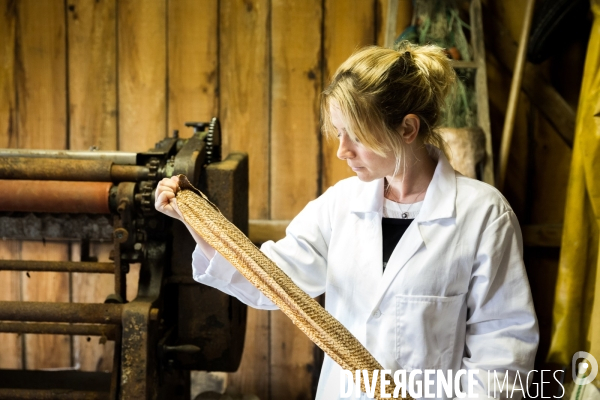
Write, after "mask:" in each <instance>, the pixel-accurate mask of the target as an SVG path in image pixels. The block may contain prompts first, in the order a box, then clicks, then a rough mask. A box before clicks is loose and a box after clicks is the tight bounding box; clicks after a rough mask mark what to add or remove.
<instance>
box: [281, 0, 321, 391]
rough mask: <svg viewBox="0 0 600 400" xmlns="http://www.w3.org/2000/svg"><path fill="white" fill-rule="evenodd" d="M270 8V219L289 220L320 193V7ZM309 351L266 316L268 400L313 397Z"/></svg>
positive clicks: (313, 0) (289, 329)
mask: <svg viewBox="0 0 600 400" xmlns="http://www.w3.org/2000/svg"><path fill="white" fill-rule="evenodd" d="M271 5H272V9H271V16H272V17H271V18H272V22H271V43H272V44H271V48H272V54H271V57H272V61H271V65H272V71H271V76H272V87H271V99H272V100H271V105H272V106H271V115H272V117H271V195H270V198H271V218H275V219H284V218H285V219H289V218H293V217H294V216H295V215H296V214H297V213H298V212H300V211H301V210H302V209H303V208H304V207H305V206H306V204H307V203H308V202H309V201H310V200H313V199H314V198H316V197H317V196H318V192H319V185H318V175H319V142H320V137H319V135H320V126H319V125H320V124H319V103H318V101H319V93H320V91H321V87H322V76H321V68H320V61H321V24H322V18H323V9H322V3H321V0H309V1H303V2H289V1H285V0H272V2H271ZM298 38H302V40H298ZM290 43H294V45H292V46H290ZM290 177H293V179H290ZM313 347H314V344H313V343H312V342H311V341H310V339H308V337H306V335H305V334H304V333H302V332H301V331H300V330H299V329H298V328H297V327H295V326H294V324H293V323H292V322H291V321H290V320H289V318H288V317H287V316H285V314H283V313H282V312H280V311H274V312H272V313H271V340H270V348H271V368H270V372H271V392H270V393H271V398H273V399H310V398H312V397H313V396H312V394H311V389H312V388H311V386H312V375H311V371H312V370H314V369H315V365H314V357H313ZM290 376H293V377H294V379H289V377H290Z"/></svg>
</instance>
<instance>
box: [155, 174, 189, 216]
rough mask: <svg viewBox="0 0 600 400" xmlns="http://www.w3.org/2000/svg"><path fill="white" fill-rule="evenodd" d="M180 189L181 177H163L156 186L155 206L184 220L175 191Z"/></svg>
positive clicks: (162, 211)
mask: <svg viewBox="0 0 600 400" xmlns="http://www.w3.org/2000/svg"><path fill="white" fill-rule="evenodd" d="M178 190H179V177H178V176H172V177H171V178H163V179H162V180H161V181H160V182H158V186H157V187H156V202H155V203H154V207H155V208H156V210H157V211H160V212H161V213H163V214H166V215H168V216H169V217H172V218H175V219H178V220H180V221H183V215H182V214H181V211H179V208H177V200H176V199H175V193H177V191H178Z"/></svg>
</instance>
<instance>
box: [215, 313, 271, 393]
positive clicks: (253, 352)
mask: <svg viewBox="0 0 600 400" xmlns="http://www.w3.org/2000/svg"><path fill="white" fill-rule="evenodd" d="M270 315H271V312H268V311H263V310H257V309H255V308H250V307H248V320H247V325H246V337H245V339H244V353H243V355H242V361H241V363H240V367H239V369H238V370H237V371H236V372H234V373H232V374H229V375H228V379H227V386H228V388H229V389H228V390H230V391H231V393H243V394H253V395H255V396H257V397H258V398H259V399H261V400H269V399H275V398H274V397H269V376H270V375H269V358H270V357H269V356H270V355H269V326H270V322H269V320H270Z"/></svg>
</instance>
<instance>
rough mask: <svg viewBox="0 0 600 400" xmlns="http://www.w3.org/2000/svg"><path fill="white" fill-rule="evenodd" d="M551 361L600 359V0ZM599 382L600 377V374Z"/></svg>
mask: <svg viewBox="0 0 600 400" xmlns="http://www.w3.org/2000/svg"><path fill="white" fill-rule="evenodd" d="M591 4H592V11H593V13H594V24H593V27H592V32H591V36H590V41H589V45H588V50H587V55H586V60H585V69H584V74H583V82H582V86H581V96H580V98H579V106H578V109H577V125H576V128H575V143H574V146H573V159H572V164H571V172H570V176H569V186H568V188H567V207H566V210H565V222H564V231H563V236H562V249H561V254H560V264H559V270H558V281H557V285H556V296H555V302H554V319H553V327H552V328H553V332H552V343H551V346H550V352H549V354H548V361H550V362H556V363H560V364H563V365H570V364H571V357H572V356H573V354H574V353H575V352H577V351H587V352H589V353H591V354H592V355H593V356H594V357H595V358H596V359H597V360H598V361H599V362H600V272H599V273H597V271H600V268H598V262H599V260H598V239H599V238H598V230H599V229H598V228H599V226H600V0H592V2H591ZM596 381H598V378H596Z"/></svg>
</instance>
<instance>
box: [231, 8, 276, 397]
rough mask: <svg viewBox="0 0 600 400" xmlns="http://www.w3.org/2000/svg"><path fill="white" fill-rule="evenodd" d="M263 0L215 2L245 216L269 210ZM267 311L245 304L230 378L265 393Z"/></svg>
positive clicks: (241, 387)
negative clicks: (246, 183)
mask: <svg viewBox="0 0 600 400" xmlns="http://www.w3.org/2000/svg"><path fill="white" fill-rule="evenodd" d="M269 22H270V20H269V1H268V0H244V1H243V2H242V1H239V2H229V1H228V2H221V4H220V6H219V95H220V100H219V103H220V104H219V116H220V118H221V122H222V131H223V154H227V153H229V152H231V151H245V152H248V154H249V170H250V171H249V175H250V193H249V211H250V218H254V219H258V218H260V219H268V218H269V217H270V215H269V175H270V173H269V169H270V163H269V118H270V75H271V70H270V64H269V58H270V51H269V34H270V32H269ZM269 315H270V313H268V312H265V311H258V310H253V309H249V310H248V323H247V327H246V341H245V347H244V355H243V358H242V363H241V365H240V368H239V369H238V371H237V372H236V373H234V374H230V375H229V381H230V384H231V385H232V386H234V387H236V388H238V389H239V391H240V392H241V393H254V394H256V395H257V396H258V397H259V398H260V399H269V398H270V397H269V376H270V375H269Z"/></svg>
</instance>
